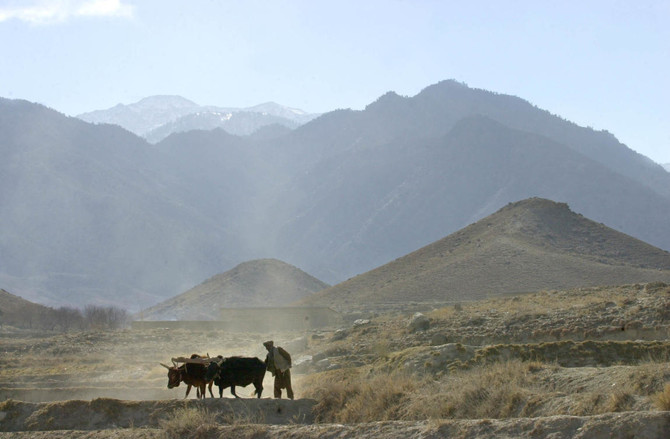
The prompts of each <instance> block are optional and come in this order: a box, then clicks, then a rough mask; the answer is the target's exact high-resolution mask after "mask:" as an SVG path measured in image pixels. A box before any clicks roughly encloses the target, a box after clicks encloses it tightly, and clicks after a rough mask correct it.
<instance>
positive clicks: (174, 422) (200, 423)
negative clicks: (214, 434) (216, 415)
mask: <svg viewBox="0 0 670 439" xmlns="http://www.w3.org/2000/svg"><path fill="white" fill-rule="evenodd" d="M212 419H213V416H212V415H211V414H210V413H209V411H208V410H207V409H205V408H182V409H177V410H175V411H174V412H173V413H172V416H171V417H170V418H169V419H167V420H165V421H163V422H161V428H162V429H163V431H164V432H165V437H166V438H167V439H182V438H183V439H187V438H188V439H205V438H207V437H210V433H211V431H212V430H215V429H216V426H215V425H214V424H213V423H212Z"/></svg>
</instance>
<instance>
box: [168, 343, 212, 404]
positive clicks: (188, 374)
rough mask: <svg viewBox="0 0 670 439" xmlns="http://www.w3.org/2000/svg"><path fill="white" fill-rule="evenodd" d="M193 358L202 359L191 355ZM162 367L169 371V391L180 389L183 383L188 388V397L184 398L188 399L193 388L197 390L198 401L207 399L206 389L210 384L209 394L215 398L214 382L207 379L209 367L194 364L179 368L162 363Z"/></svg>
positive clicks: (196, 355) (183, 365)
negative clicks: (213, 391)
mask: <svg viewBox="0 0 670 439" xmlns="http://www.w3.org/2000/svg"><path fill="white" fill-rule="evenodd" d="M191 358H202V357H200V355H198V354H193V355H191ZM160 364H161V366H163V367H165V368H166V369H167V370H168V385H167V386H168V389H173V388H175V387H179V384H181V383H182V382H183V383H184V384H186V385H187V387H186V395H185V396H184V398H188V394H189V392H190V391H191V387H195V388H196V395H197V397H198V399H200V398H205V396H206V392H205V388H206V386H207V384H209V394H210V395H211V396H212V398H214V394H213V393H212V384H213V383H212V380H211V379H209V380H208V379H206V378H205V374H206V372H207V366H205V365H204V364H194V363H186V364H182V365H181V366H177V365H176V364H174V362H173V364H174V366H172V367H170V366H168V365H166V364H163V363H160Z"/></svg>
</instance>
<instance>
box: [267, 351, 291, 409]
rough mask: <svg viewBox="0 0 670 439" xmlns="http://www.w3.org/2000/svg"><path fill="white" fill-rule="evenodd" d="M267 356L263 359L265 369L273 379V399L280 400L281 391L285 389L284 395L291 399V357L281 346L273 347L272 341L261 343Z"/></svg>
mask: <svg viewBox="0 0 670 439" xmlns="http://www.w3.org/2000/svg"><path fill="white" fill-rule="evenodd" d="M263 346H265V349H267V350H268V355H267V357H265V365H266V366H265V367H266V368H267V370H268V371H270V373H272V376H273V377H275V398H281V389H286V395H287V396H288V397H289V398H290V399H293V389H292V388H291V370H290V369H291V355H289V353H288V352H286V351H285V350H284V349H283V348H282V347H281V346H275V345H274V342H273V341H272V340H270V341H266V342H265V343H263Z"/></svg>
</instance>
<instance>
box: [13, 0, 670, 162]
mask: <svg viewBox="0 0 670 439" xmlns="http://www.w3.org/2000/svg"><path fill="white" fill-rule="evenodd" d="M0 42H1V43H0V96H2V97H6V98H13V99H27V100H29V101H33V102H40V103H43V104H45V105H47V106H49V107H52V108H54V109H56V110H58V111H61V112H63V113H66V114H69V115H76V114H79V113H82V112H86V111H91V110H95V109H103V108H108V107H111V106H113V105H115V104H117V103H124V104H129V103H132V102H135V101H137V100H139V99H141V98H143V97H146V96H150V95H155V94H176V95H181V96H183V97H185V98H188V99H191V100H193V101H195V102H197V103H199V104H203V105H205V104H207V105H219V106H232V107H246V106H251V105H255V104H259V103H262V102H267V101H274V102H277V103H280V104H283V105H288V106H293V107H298V108H301V109H304V110H306V111H309V112H325V111H330V110H334V109H337V108H353V109H362V108H364V107H365V105H367V104H369V103H370V102H372V101H374V100H375V99H376V98H378V97H379V96H381V95H382V94H384V93H385V92H387V91H389V90H393V91H395V92H397V93H398V94H401V95H406V96H413V95H415V94H417V93H418V92H419V91H421V89H423V88H425V87H426V86H428V85H431V84H434V83H436V82H438V81H441V80H444V79H456V80H458V81H461V82H464V83H466V84H468V85H469V86H471V87H476V88H483V89H487V90H491V91H495V92H499V93H504V94H511V95H516V96H519V97H521V98H523V99H526V100H528V101H530V102H531V103H533V104H535V105H537V106H538V107H540V108H543V109H546V110H549V111H550V112H552V113H554V114H558V115H560V116H562V117H564V118H566V119H568V120H571V121H573V122H576V123H578V124H579V125H583V126H592V127H594V128H596V129H606V130H608V131H610V132H611V133H613V134H614V135H615V136H616V137H617V138H618V139H619V140H620V141H622V142H623V143H625V144H626V145H628V146H629V147H631V148H632V149H634V150H636V151H639V152H641V153H642V154H645V155H646V156H648V157H650V158H651V159H653V160H655V161H657V162H661V163H670V1H668V0H660V1H646V0H635V1H632V0H625V1H618V0H604V1H591V0H579V1H566V0H560V1H544V0H532V1H512V0H510V1H505V0H489V1H473V0H469V1H463V0H460V1H449V0H437V1H428V0H426V1H422V0H404V1H400V0H397V1H394V0H372V1H366V0H355V1H348V0H337V1H329V2H327V1H320V0H305V1H303V0H295V1H290V0H286V1H279V0H276V1H256V0H230V1H228V0H220V1H199V0H194V1H189V2H186V1H183V0H180V1H177V0H89V1H84V0H69V1H68V0H52V1H38V0H20V1H19V0H17V1H13V0H0Z"/></svg>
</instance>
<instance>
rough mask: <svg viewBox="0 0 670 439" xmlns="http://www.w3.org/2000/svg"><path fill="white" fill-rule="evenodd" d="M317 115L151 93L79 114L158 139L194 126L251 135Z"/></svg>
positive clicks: (273, 106)
mask: <svg viewBox="0 0 670 439" xmlns="http://www.w3.org/2000/svg"><path fill="white" fill-rule="evenodd" d="M317 116H318V114H310V113H306V112H305V111H303V110H300V109H297V108H290V107H285V106H283V105H279V104H276V103H274V102H266V103H264V104H260V105H255V106H253V107H248V108H233V107H215V106H210V105H208V106H203V105H198V104H196V103H195V102H192V101H189V100H188V99H185V98H183V97H181V96H150V97H147V98H144V99H142V100H140V101H138V102H135V103H133V104H129V105H124V104H118V105H116V106H114V107H112V108H108V109H106V110H96V111H91V112H88V113H82V114H80V115H78V116H77V117H78V118H79V119H81V120H84V121H86V122H91V123H97V124H112V125H119V126H121V127H123V128H125V129H127V130H128V131H130V132H133V133H135V134H137V135H138V136H141V137H144V138H145V139H147V140H148V141H149V142H151V143H156V142H159V141H161V140H163V139H164V138H166V137H168V136H169V135H170V134H172V133H180V132H186V131H192V130H211V129H214V128H222V129H224V130H226V131H227V132H228V133H230V134H236V135H249V134H253V133H254V132H256V131H258V130H259V129H260V128H262V127H266V126H269V125H279V126H284V127H287V128H290V129H293V128H296V127H298V126H300V125H302V124H304V123H306V122H309V121H310V120H312V119H314V118H316V117H317Z"/></svg>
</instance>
